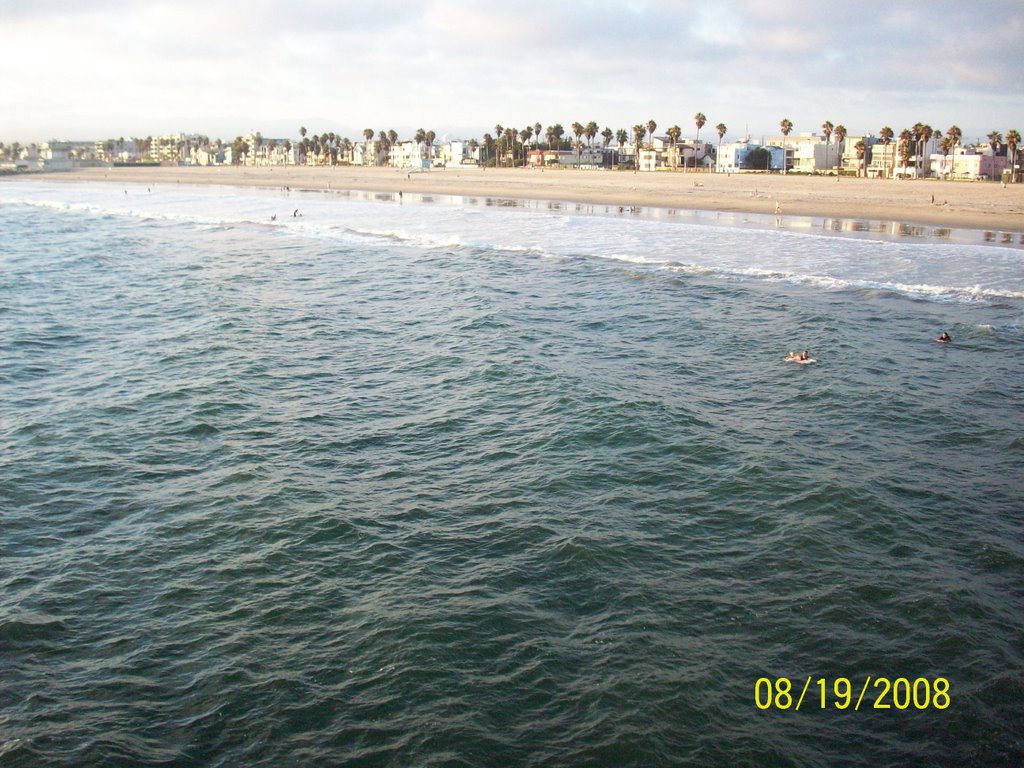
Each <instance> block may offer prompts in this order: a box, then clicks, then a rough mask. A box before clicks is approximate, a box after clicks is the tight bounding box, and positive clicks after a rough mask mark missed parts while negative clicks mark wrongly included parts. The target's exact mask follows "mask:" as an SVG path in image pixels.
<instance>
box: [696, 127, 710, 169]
mask: <svg viewBox="0 0 1024 768" xmlns="http://www.w3.org/2000/svg"><path fill="white" fill-rule="evenodd" d="M707 121H708V119H707V118H706V117H704V113H703V112H698V113H697V114H696V115H694V116H693V122H694V124H695V125H696V126H697V138H696V139H695V140H694V144H693V170H695V171H696V170H697V145H698V144H699V143H700V129H701V128H703V127H704V125H705V123H707Z"/></svg>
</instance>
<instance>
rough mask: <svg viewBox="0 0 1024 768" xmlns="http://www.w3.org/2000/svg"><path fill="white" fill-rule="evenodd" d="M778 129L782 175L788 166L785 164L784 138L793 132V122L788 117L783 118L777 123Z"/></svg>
mask: <svg viewBox="0 0 1024 768" xmlns="http://www.w3.org/2000/svg"><path fill="white" fill-rule="evenodd" d="M779 128H781V129H782V173H783V174H785V173H786V166H787V165H788V164H789V163H787V162H786V137H787V136H789V132H790V131H792V130H793V121H792V120H790V119H789V118H788V117H784V118H782V121H781V122H780V123H779Z"/></svg>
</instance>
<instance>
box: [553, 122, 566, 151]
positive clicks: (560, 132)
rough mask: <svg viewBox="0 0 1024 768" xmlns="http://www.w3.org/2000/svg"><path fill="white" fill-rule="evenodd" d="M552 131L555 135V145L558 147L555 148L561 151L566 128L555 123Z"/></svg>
mask: <svg viewBox="0 0 1024 768" xmlns="http://www.w3.org/2000/svg"><path fill="white" fill-rule="evenodd" d="M551 130H552V132H553V133H554V135H555V144H556V145H557V146H556V147H555V148H556V149H561V148H562V137H563V136H564V135H565V128H563V127H562V124H561V123H555V124H554V126H553V127H552V128H551Z"/></svg>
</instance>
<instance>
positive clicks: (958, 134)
mask: <svg viewBox="0 0 1024 768" xmlns="http://www.w3.org/2000/svg"><path fill="white" fill-rule="evenodd" d="M946 137H947V138H948V139H949V150H950V152H952V153H953V165H951V166H950V169H949V170H950V174H951V175H952V172H953V167H954V166H955V165H956V145H957V144H959V143H960V139H961V138H962V137H963V132H962V131H961V130H960V127H959V126H957V125H951V126H949V128H948V129H947V130H946Z"/></svg>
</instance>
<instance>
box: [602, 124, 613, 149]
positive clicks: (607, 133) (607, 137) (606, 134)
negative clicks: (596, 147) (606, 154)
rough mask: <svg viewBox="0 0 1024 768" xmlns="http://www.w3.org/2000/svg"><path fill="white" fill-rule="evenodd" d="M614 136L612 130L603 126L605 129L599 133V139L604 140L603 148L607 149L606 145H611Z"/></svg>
mask: <svg viewBox="0 0 1024 768" xmlns="http://www.w3.org/2000/svg"><path fill="white" fill-rule="evenodd" d="M614 135H615V134H614V133H612V129H611V128H609V127H607V126H605V129H604V130H603V131H601V138H602V139H604V148H605V149H608V145H609V144H611V143H612V137H613V136H614Z"/></svg>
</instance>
